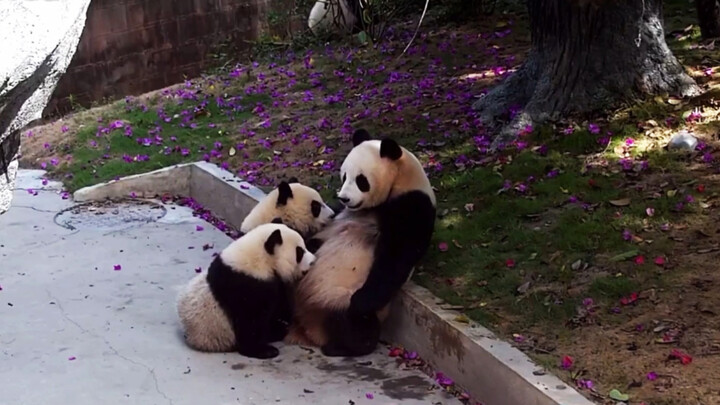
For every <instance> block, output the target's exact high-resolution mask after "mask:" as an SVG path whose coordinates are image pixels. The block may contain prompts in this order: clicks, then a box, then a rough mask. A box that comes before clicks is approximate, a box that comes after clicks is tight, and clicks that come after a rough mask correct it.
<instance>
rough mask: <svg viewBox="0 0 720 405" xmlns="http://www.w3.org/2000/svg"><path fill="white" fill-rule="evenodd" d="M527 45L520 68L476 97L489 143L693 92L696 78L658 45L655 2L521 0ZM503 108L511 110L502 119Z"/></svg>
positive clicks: (661, 40) (659, 5)
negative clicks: (621, 105)
mask: <svg viewBox="0 0 720 405" xmlns="http://www.w3.org/2000/svg"><path fill="white" fill-rule="evenodd" d="M527 7H528V11H529V14H530V29H531V39H532V47H531V50H530V53H529V55H528V58H527V60H526V62H525V63H524V65H523V66H522V67H521V68H520V69H518V71H517V72H515V73H514V74H513V75H512V76H510V77H508V78H507V79H506V80H505V81H504V82H503V83H501V84H500V85H498V86H497V87H495V88H494V89H492V90H491V91H490V92H489V93H488V94H487V95H486V96H485V97H483V98H481V99H480V100H478V101H477V102H476V103H475V105H474V108H475V109H477V110H479V112H480V116H481V118H482V119H483V122H484V124H485V125H487V126H489V127H490V128H495V129H498V128H500V129H501V130H500V133H499V135H498V136H497V137H496V139H495V141H494V143H493V146H495V147H497V146H498V145H499V144H501V143H507V142H509V141H511V140H512V139H514V138H515V136H516V134H517V131H518V130H519V128H521V127H524V126H525V125H527V124H532V123H538V122H542V121H545V120H548V119H554V118H558V117H559V116H562V115H568V114H573V113H592V112H599V111H601V110H605V109H607V108H609V107H613V106H615V105H617V104H618V102H620V101H624V100H630V99H632V98H634V97H637V96H643V95H648V94H661V93H668V94H674V95H679V96H693V95H696V94H698V93H699V89H698V87H697V85H696V83H695V82H694V81H693V80H692V79H691V78H690V77H689V76H688V75H687V74H686V73H685V71H684V70H683V67H682V65H680V63H679V62H678V61H677V59H675V57H674V56H673V54H672V52H670V49H669V48H668V46H667V44H666V43H665V37H664V30H663V26H662V1H661V0H527ZM510 108H516V109H519V111H520V112H519V113H518V114H513V116H508V110H509V109H510Z"/></svg>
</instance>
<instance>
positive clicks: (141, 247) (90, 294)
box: [0, 170, 459, 405]
mask: <svg viewBox="0 0 720 405" xmlns="http://www.w3.org/2000/svg"><path fill="white" fill-rule="evenodd" d="M42 175H43V172H42V171H39V170H29V171H21V173H20V177H19V179H18V184H16V190H15V195H14V199H13V205H12V208H11V209H10V210H9V211H8V212H6V213H5V214H3V215H0V286H1V287H2V290H0V364H2V367H0V404H2V405H31V404H32V405H36V404H49V405H55V404H58V405H60V404H69V403H72V404H74V405H85V404H88V405H90V404H92V405H96V404H98V403H110V404H123V403H125V404H171V405H183V404H197V403H212V404H247V405H250V404H275V403H280V404H283V403H285V404H316V405H319V404H333V405H342V404H353V403H354V404H358V405H359V404H400V403H402V404H407V405H413V404H459V402H458V400H456V399H454V398H451V397H449V396H448V395H447V394H446V393H444V392H442V391H437V390H433V389H431V387H432V386H433V382H432V380H430V379H429V378H428V377H427V376H425V375H424V374H422V373H420V372H419V371H417V370H400V369H398V368H397V367H396V366H395V364H394V362H393V359H392V358H390V357H388V356H387V353H386V351H385V349H384V348H382V347H379V349H378V351H376V353H374V354H373V355H371V356H367V357H364V358H356V359H329V358H325V357H323V356H322V354H320V353H319V351H318V350H316V351H315V352H314V353H310V352H309V351H308V350H306V349H303V348H300V347H296V346H292V347H290V346H282V345H279V348H280V356H279V357H277V358H276V359H273V360H269V361H260V360H255V359H249V358H245V357H242V356H240V355H239V354H236V353H226V354H207V353H199V352H196V351H193V350H191V349H189V348H188V347H187V346H185V344H184V342H183V341H182V336H181V334H180V331H179V327H178V323H177V315H176V312H175V297H176V294H177V289H178V287H179V286H181V285H182V284H184V283H185V282H186V281H188V280H189V279H190V278H191V277H193V276H194V275H195V270H194V269H195V268H197V267H202V268H203V271H204V269H205V267H206V266H207V264H208V263H210V259H211V257H212V256H211V255H212V253H213V252H214V251H219V250H220V249H222V248H223V247H224V246H225V245H226V244H227V243H228V242H229V241H230V239H229V238H228V237H227V236H225V235H224V234H223V233H221V232H219V231H218V230H216V229H215V228H213V227H212V226H211V225H210V224H208V223H205V222H204V221H202V220H200V219H198V218H194V217H192V215H191V212H190V210H189V209H186V208H184V207H175V206H165V208H166V209H167V213H166V214H165V216H163V217H162V218H161V219H159V220H157V221H154V222H145V223H139V222H125V223H122V221H120V223H117V221H116V223H113V221H110V220H107V218H105V219H100V218H98V220H97V221H95V223H96V224H98V226H97V227H96V228H93V227H91V226H83V227H80V226H79V225H78V226H76V229H74V230H71V229H67V228H65V227H62V226H60V225H58V224H57V223H56V222H55V220H54V217H55V215H56V214H57V213H58V212H60V211H62V210H63V209H66V208H68V207H71V206H72V205H73V203H72V201H71V200H63V199H62V198H61V196H60V194H59V190H60V185H59V184H58V183H49V184H47V185H45V186H43V185H42V184H41V177H42ZM34 194H36V195H34ZM173 208H174V209H173ZM121 211H122V208H117V211H116V212H114V213H111V214H110V216H112V215H120V216H121V217H122V216H123V212H121ZM153 212H154V214H155V215H158V216H159V215H161V213H162V209H155V210H154V211H153ZM158 213H160V214H158ZM94 214H97V212H95V213H94ZM94 214H93V213H92V212H90V213H89V215H90V216H92V215H94ZM133 215H138V213H137V212H135V213H133ZM78 218H81V216H78V217H75V219H78ZM90 222H91V223H92V221H90ZM198 226H201V227H202V228H204V229H202V230H199V229H200V228H197V227H198ZM206 244H212V245H214V248H212V249H208V250H204V249H203V245H206ZM190 247H193V248H190ZM116 265H119V266H120V269H119V270H116V269H115V268H116V267H115V266H116Z"/></svg>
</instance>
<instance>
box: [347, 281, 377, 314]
mask: <svg viewBox="0 0 720 405" xmlns="http://www.w3.org/2000/svg"><path fill="white" fill-rule="evenodd" d="M373 303H374V299H373V296H372V295H370V294H368V293H367V292H365V290H363V289H362V288H361V289H359V290H357V291H355V293H354V294H353V295H352V297H350V308H348V312H350V313H351V314H355V315H366V314H369V313H372V312H375V311H376V310H375V305H373Z"/></svg>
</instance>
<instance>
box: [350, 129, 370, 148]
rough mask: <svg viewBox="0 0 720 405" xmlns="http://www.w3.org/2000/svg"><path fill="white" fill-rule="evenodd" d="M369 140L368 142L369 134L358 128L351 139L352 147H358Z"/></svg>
mask: <svg viewBox="0 0 720 405" xmlns="http://www.w3.org/2000/svg"><path fill="white" fill-rule="evenodd" d="M369 140H370V133H369V132H368V131H367V130H365V129H362V128H360V129H358V130H356V131H355V133H354V134H353V138H352V141H353V147H355V146H358V145H360V144H361V143H363V142H365V141H369Z"/></svg>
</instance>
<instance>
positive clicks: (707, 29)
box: [695, 0, 720, 38]
mask: <svg viewBox="0 0 720 405" xmlns="http://www.w3.org/2000/svg"><path fill="white" fill-rule="evenodd" d="M695 7H696V8H697V13H698V22H699V23H700V32H701V33H702V36H703V38H718V37H720V1H718V0H695Z"/></svg>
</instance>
